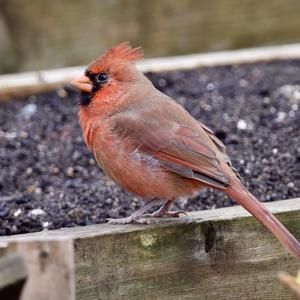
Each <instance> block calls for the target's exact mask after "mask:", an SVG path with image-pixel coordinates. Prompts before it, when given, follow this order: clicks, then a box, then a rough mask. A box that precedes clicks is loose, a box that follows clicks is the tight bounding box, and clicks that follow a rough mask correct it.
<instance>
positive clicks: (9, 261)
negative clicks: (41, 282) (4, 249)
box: [0, 253, 27, 300]
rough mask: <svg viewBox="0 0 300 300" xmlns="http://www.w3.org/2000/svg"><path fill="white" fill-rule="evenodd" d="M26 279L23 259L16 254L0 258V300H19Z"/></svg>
mask: <svg viewBox="0 0 300 300" xmlns="http://www.w3.org/2000/svg"><path fill="white" fill-rule="evenodd" d="M26 278H27V269H26V266H25V263H24V259H23V257H22V256H21V255H20V254H18V253H16V254H10V255H6V256H4V257H1V258H0V299H1V300H5V299H9V300H19V299H20V295H21V292H22V289H23V286H24V283H25V280H26Z"/></svg>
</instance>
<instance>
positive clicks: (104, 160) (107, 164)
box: [94, 141, 202, 199]
mask: <svg viewBox="0 0 300 300" xmlns="http://www.w3.org/2000/svg"><path fill="white" fill-rule="evenodd" d="M112 145H113V146H112ZM97 149H102V150H99V151H94V155H95V158H96V160H97V162H98V164H99V166H100V167H101V168H102V169H103V170H104V172H105V173H106V174H107V175H109V176H110V177H111V178H112V179H113V180H114V181H116V182H117V183H118V184H120V185H121V186H122V187H123V188H124V189H126V190H128V191H129V192H132V193H134V194H137V195H139V196H141V197H149V198H153V197H158V198H168V199H170V198H176V197H179V196H185V195H189V194H191V193H193V192H194V191H195V190H199V189H200V188H201V187H202V184H201V183H200V182H197V181H195V180H190V179H187V178H184V177H182V176H179V175H176V174H174V173H172V172H170V171H168V170H166V169H164V168H163V167H161V166H160V163H159V161H158V160H157V159H156V158H154V157H153V156H152V155H151V154H147V153H144V152H142V151H140V150H138V149H132V148H130V147H128V146H126V145H124V144H123V143H120V142H119V141H115V143H111V142H109V143H103V145H102V146H101V147H100V148H99V147H97Z"/></svg>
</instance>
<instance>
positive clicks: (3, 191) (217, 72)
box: [0, 60, 300, 235]
mask: <svg viewBox="0 0 300 300" xmlns="http://www.w3.org/2000/svg"><path fill="white" fill-rule="evenodd" d="M148 76H149V78H150V79H151V80H152V81H153V83H154V84H155V86H156V87H158V88H159V89H160V90H162V91H164V92H165V93H167V94H168V95H170V96H171V97H173V98H175V99H176V100H177V101H178V102H179V103H180V104H182V105H183V106H184V107H185V108H186V109H187V110H188V111H189V112H190V113H191V114H192V115H193V116H194V117H195V118H198V119H201V120H202V121H203V122H204V123H206V124H207V125H208V126H210V127H211V128H212V129H213V130H214V131H215V133H216V135H217V136H218V137H219V138H220V139H221V140H222V141H223V142H224V143H225V144H226V145H227V147H228V152H229V154H230V156H231V158H232V162H233V165H234V166H235V167H236V168H237V170H238V171H239V172H240V174H241V176H242V177H243V178H244V179H245V181H246V182H248V185H249V188H250V190H251V191H252V192H253V193H254V194H255V195H256V196H257V197H258V198H259V199H260V200H262V201H271V200H276V199H277V200H278V199H287V198H292V197H297V196H299V195H300V142H299V136H300V113H299V105H300V61H299V60H294V61H287V62H271V63H262V64H250V65H242V66H224V67H214V68H203V69H199V70H193V71H180V72H168V73H163V74H148ZM78 102H79V94H78V93H76V92H74V91H72V90H68V89H59V90H56V91H53V92H50V93H47V94H42V95H36V96H30V97H28V98H26V99H19V100H17V101H11V102H7V103H1V105H0V234H1V235H9V234H15V233H24V232H31V231H39V230H42V229H45V228H49V229H53V228H61V227H67V226H76V225H86V224H93V223H100V222H104V221H105V219H106V218H108V217H113V218H117V217H124V216H126V215H129V214H130V213H132V212H133V211H135V210H136V209H138V208H139V207H140V206H141V205H142V201H141V200H140V199H138V198H137V197H134V196H132V195H130V194H128V193H126V192H124V191H122V190H121V188H119V187H118V186H117V185H115V184H114V183H113V182H112V181H111V180H109V179H108V178H107V177H106V176H105V175H104V174H103V173H102V172H101V171H100V169H99V168H98V167H97V165H96V164H95V161H94V159H93V156H92V154H91V153H89V151H88V150H87V148H86V146H85V145H84V143H83V140H82V137H81V130H80V128H79V125H78V122H77V117H76V113H77V110H78ZM233 204H234V203H233V202H232V201H231V200H229V199H228V198H227V197H225V196H224V195H223V194H218V193H215V192H213V191H201V192H200V193H199V195H198V196H196V197H194V198H192V199H179V200H178V201H177V202H176V205H177V208H178V207H180V208H182V209H184V210H187V211H190V210H202V209H211V208H216V207H223V206H230V205H233Z"/></svg>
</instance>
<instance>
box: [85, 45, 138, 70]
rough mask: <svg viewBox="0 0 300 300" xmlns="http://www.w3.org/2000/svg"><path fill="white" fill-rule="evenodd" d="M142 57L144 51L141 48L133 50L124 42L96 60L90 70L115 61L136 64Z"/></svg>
mask: <svg viewBox="0 0 300 300" xmlns="http://www.w3.org/2000/svg"><path fill="white" fill-rule="evenodd" d="M142 57H143V50H142V48H141V47H136V48H132V47H131V46H130V44H129V43H128V42H124V43H121V44H119V45H117V46H114V47H112V48H110V49H109V50H107V51H106V52H105V53H104V54H103V55H101V56H99V57H98V58H97V59H96V60H94V61H93V62H92V63H91V64H90V66H89V68H91V69H93V68H94V67H97V66H99V65H100V64H102V63H108V62H111V61H114V60H124V61H128V62H134V61H137V60H139V59H141V58H142Z"/></svg>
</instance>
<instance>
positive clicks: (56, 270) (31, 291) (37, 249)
mask: <svg viewBox="0 0 300 300" xmlns="http://www.w3.org/2000/svg"><path fill="white" fill-rule="evenodd" d="M7 253H21V254H22V256H23V257H24V261H25V264H26V267H27V270H28V279H27V281H26V283H25V286H24V289H23V292H22V297H21V298H20V300H74V299H75V291H74V259H73V258H74V255H73V242H72V240H70V239H64V238H57V239H35V240H33V239H29V240H25V241H13V242H11V243H9V244H8V247H7ZM1 300H2V298H1ZM3 300H4V299H3ZM7 300H8V299H7Z"/></svg>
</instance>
